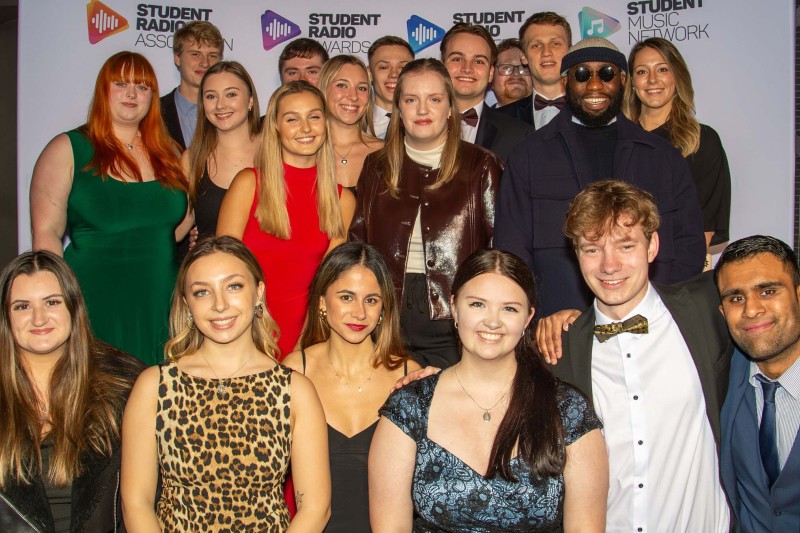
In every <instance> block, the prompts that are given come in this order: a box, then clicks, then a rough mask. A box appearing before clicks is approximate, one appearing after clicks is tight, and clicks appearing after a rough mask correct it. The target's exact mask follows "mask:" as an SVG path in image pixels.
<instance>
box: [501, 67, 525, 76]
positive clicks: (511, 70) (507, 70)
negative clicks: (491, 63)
mask: <svg viewBox="0 0 800 533" xmlns="http://www.w3.org/2000/svg"><path fill="white" fill-rule="evenodd" d="M497 73H498V74H500V75H502V76H511V75H512V74H519V75H520V76H530V75H531V69H530V68H528V65H497Z"/></svg>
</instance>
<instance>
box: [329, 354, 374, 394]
mask: <svg viewBox="0 0 800 533" xmlns="http://www.w3.org/2000/svg"><path fill="white" fill-rule="evenodd" d="M328 364H329V365H330V366H331V370H333V375H334V376H336V379H338V380H339V381H341V382H342V383H343V384H344V386H345V387H348V388H349V387H350V382H349V381H347V380H346V379H344V378H343V377H342V376H340V375H339V373H338V372H337V371H336V367H335V366H333V361H331V356H330V355H329V356H328ZM374 373H375V369H374V368H373V369H372V371H371V372H370V373H369V376H367V379H365V380H364V381H362V382H361V385H359V386H358V388H356V391H357V392H359V393H360V392H363V389H364V385H366V384H367V383H369V382H370V381H372V374H374Z"/></svg>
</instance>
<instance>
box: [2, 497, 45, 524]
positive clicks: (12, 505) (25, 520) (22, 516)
mask: <svg viewBox="0 0 800 533" xmlns="http://www.w3.org/2000/svg"><path fill="white" fill-rule="evenodd" d="M0 499H2V500H3V501H4V502H5V504H6V505H8V506H9V507H10V508H11V509H13V510H14V512H15V513H17V515H19V517H20V518H22V520H23V521H24V522H25V523H26V524H28V525H29V526H31V528H33V530H34V531H36V533H41V530H40V529H39V528H38V527H36V526H34V525H33V523H31V521H30V520H28V518H27V517H26V516H25V515H24V514H22V513H21V512H20V510H19V509H17V508H16V507H15V506H14V504H13V503H11V502H10V501H8V498H6V497H5V495H4V494H3V493H1V492H0Z"/></svg>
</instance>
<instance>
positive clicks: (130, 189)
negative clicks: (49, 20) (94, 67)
mask: <svg viewBox="0 0 800 533" xmlns="http://www.w3.org/2000/svg"><path fill="white" fill-rule="evenodd" d="M186 191H187V182H186V178H185V176H184V174H183V171H182V169H181V166H180V159H179V153H178V151H177V149H176V147H175V144H174V142H173V141H172V140H171V139H170V137H169V134H168V133H167V130H166V128H165V127H164V124H163V122H162V120H161V109H160V104H159V99H158V82H157V81H156V76H155V72H154V71H153V67H152V66H151V65H150V63H149V62H148V61H147V59H145V58H144V56H142V55H140V54H137V53H134V52H120V53H118V54H115V55H113V56H111V57H110V58H109V59H108V60H107V61H106V62H105V64H104V65H103V67H102V68H101V69H100V73H99V74H98V77H97V82H96V84H95V91H94V97H93V100H92V104H91V106H90V108H89V116H88V120H87V122H86V124H84V125H83V126H81V127H79V128H77V129H75V130H72V131H69V132H67V133H62V134H60V135H58V136H56V137H55V138H54V139H53V140H52V141H50V143H49V144H48V145H47V147H46V148H45V149H44V151H43V152H42V154H41V155H40V156H39V160H38V161H37V162H36V167H35V168H34V171H33V178H32V181H31V193H30V194H31V210H30V211H31V227H32V231H33V249H34V250H49V251H51V252H54V253H57V254H61V253H62V240H63V237H64V235H65V234H68V235H69V238H70V241H71V242H70V243H69V245H68V246H67V247H66V249H64V250H63V254H64V259H66V261H67V263H69V265H70V266H71V267H72V269H73V270H74V272H75V274H76V275H77V277H78V281H79V283H80V286H81V290H82V291H83V294H84V297H85V299H86V303H87V306H88V309H89V317H90V320H91V324H92V328H93V330H94V332H95V334H96V336H97V337H99V338H100V339H102V340H104V341H106V342H108V343H109V344H111V345H113V346H115V347H117V348H119V349H120V350H122V351H125V352H128V353H131V354H133V355H135V356H137V357H138V358H139V359H141V360H142V361H144V362H145V363H147V364H155V363H156V362H158V361H160V360H161V359H162V356H161V353H162V351H163V345H164V342H165V341H166V339H167V336H168V330H167V317H168V315H169V302H170V295H171V292H172V287H173V285H174V283H175V276H176V274H177V265H176V263H175V240H176V238H182V237H183V236H184V235H185V234H186V232H187V231H188V228H189V227H190V226H191V220H188V219H185V218H188V217H185V215H186V211H187V201H186ZM182 221H183V222H182Z"/></svg>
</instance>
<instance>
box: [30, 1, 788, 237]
mask: <svg viewBox="0 0 800 533" xmlns="http://www.w3.org/2000/svg"><path fill="white" fill-rule="evenodd" d="M587 2H591V3H590V5H587ZM537 11H556V12H558V13H561V14H562V15H564V16H565V17H566V18H567V19H568V20H569V22H570V24H571V25H572V32H573V40H574V41H577V40H578V39H580V38H582V37H587V36H601V37H606V38H608V39H609V40H611V41H613V42H614V43H615V44H616V45H617V46H618V47H619V48H620V49H621V50H622V51H623V52H624V53H626V54H627V53H628V51H629V50H630V48H631V46H632V45H633V44H634V43H636V41H638V40H640V39H645V38H647V37H653V36H659V37H665V38H667V39H669V40H671V41H673V42H674V43H675V44H676V45H677V46H678V48H679V49H680V51H681V52H682V54H683V55H684V56H685V58H686V60H687V62H688V64H689V69H690V71H691V74H692V78H693V82H694V88H695V95H696V105H697V116H698V118H699V120H700V121H701V122H704V123H706V124H709V125H711V126H712V127H714V128H715V129H716V130H717V131H718V132H719V134H720V136H721V137H722V141H723V144H724V146H725V148H726V150H727V153H728V158H729V160H730V165H731V172H732V177H733V207H732V210H731V237H732V238H734V239H735V238H738V237H743V236H746V235H750V234H754V233H764V234H770V235H774V236H776V237H778V238H780V239H783V240H784V241H787V242H792V235H793V212H794V200H793V199H794V159H795V133H794V83H793V74H794V61H793V60H794V52H793V51H794V26H795V16H794V15H795V7H794V2H791V1H789V0H774V1H771V2H761V1H757V0H634V1H629V0H559V1H556V0H548V1H539V0H493V1H491V2H490V1H486V0H483V1H480V0H439V1H435V2H431V1H430V0H405V1H403V2H397V1H388V0H373V1H372V2H360V1H357V0H339V1H337V2H329V1H325V0H306V1H303V2H298V1H289V0H273V1H264V0H257V1H256V0H225V1H224V2H221V1H215V0H168V1H166V2H152V1H150V2H136V1H132V0H102V1H101V0H93V1H89V2H88V3H87V2H86V0H20V3H19V72H18V83H19V92H18V94H19V97H18V98H19V101H18V108H19V109H18V120H19V123H18V146H19V153H18V180H19V187H18V199H17V201H18V207H19V216H20V224H19V228H20V230H19V245H20V250H26V249H28V248H30V246H31V235H30V222H29V203H28V190H29V186H30V179H31V173H32V171H33V166H34V164H35V163H36V159H37V157H38V155H39V153H40V152H41V150H42V149H43V148H44V146H45V145H46V144H47V143H48V142H49V141H50V139H52V138H53V137H54V136H55V135H57V134H58V133H60V132H63V131H66V130H69V129H71V128H74V127H76V126H78V125H80V124H82V123H83V122H85V120H86V113H87V111H88V107H89V102H90V100H91V96H92V90H93V87H94V80H95V77H96V75H97V72H98V70H99V69H100V66H101V65H102V64H103V62H104V61H105V59H106V58H108V57H109V56H110V55H112V54H114V53H116V52H118V51H120V50H134V51H137V52H140V53H142V54H144V55H145V56H147V58H148V59H149V60H150V61H151V62H152V63H153V66H154V67H155V69H156V73H157V75H158V79H159V84H160V87H161V93H162V94H165V93H166V92H168V91H171V90H172V89H173V88H174V87H175V86H177V85H178V81H179V77H178V72H177V70H176V69H175V66H174V64H173V57H172V51H171V47H172V34H173V33H174V31H175V30H176V29H177V28H180V27H181V26H182V25H184V24H186V23H187V22H189V21H191V20H207V21H210V22H212V23H214V24H215V25H217V26H218V27H219V28H220V30H221V32H222V35H223V37H224V38H225V50H224V52H225V59H233V60H237V61H240V62H241V63H243V64H244V65H245V66H246V67H247V69H248V70H249V72H250V74H251V75H252V76H253V78H254V80H255V82H256V86H257V88H258V95H259V99H260V102H261V106H262V112H263V111H264V108H265V107H266V104H267V101H268V100H269V96H270V94H271V93H272V91H273V90H274V89H275V88H276V87H277V86H278V84H279V78H278V56H279V55H280V52H281V50H282V49H283V46H284V45H285V44H286V42H288V41H290V40H291V39H294V38H296V37H300V36H303V37H311V38H314V39H317V40H319V41H320V42H321V43H322V44H323V46H325V48H326V49H327V50H328V51H329V52H330V54H331V56H333V55H336V54H355V55H358V56H361V57H362V58H363V59H364V60H365V61H366V53H367V49H368V48H369V46H370V44H371V43H372V41H374V40H375V39H377V38H378V37H380V36H382V35H388V34H391V35H397V36H401V37H403V38H405V39H407V40H408V41H409V43H411V45H412V47H413V48H414V50H415V51H416V52H417V55H418V57H426V56H437V55H438V50H439V49H438V44H439V41H441V38H442V36H443V35H444V32H445V31H446V30H447V29H448V28H449V27H450V26H452V24H453V23H456V22H471V23H476V24H481V25H484V26H486V28H487V29H488V30H489V32H490V33H491V34H492V36H494V38H495V39H496V40H497V41H498V42H499V41H500V40H502V39H504V38H507V37H515V36H517V33H518V29H519V27H520V25H521V23H522V22H523V21H524V20H525V19H526V18H527V17H528V16H530V15H531V14H533V13H535V12H537ZM489 98H491V95H490V96H489Z"/></svg>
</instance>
